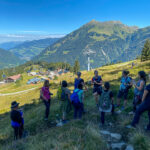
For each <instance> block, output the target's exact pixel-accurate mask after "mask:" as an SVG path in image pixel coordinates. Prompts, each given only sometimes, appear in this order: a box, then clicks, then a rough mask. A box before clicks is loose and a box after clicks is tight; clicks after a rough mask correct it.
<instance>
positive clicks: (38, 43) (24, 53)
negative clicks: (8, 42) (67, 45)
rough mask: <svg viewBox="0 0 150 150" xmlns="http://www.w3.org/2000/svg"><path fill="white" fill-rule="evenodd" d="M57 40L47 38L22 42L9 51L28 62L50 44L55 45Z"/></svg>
mask: <svg viewBox="0 0 150 150" xmlns="http://www.w3.org/2000/svg"><path fill="white" fill-rule="evenodd" d="M58 39H59V38H47V39H40V40H34V41H27V42H23V43H21V44H20V45H17V46H16V47H14V48H11V49H9V51H10V52H12V53H14V54H15V55H16V56H18V57H19V58H20V59H23V60H25V61H29V60H31V59H32V57H35V56H36V55H38V54H39V53H40V52H41V51H42V50H44V49H45V48H46V47H48V46H50V45H51V44H53V43H55V42H56V41H57V40H58Z"/></svg>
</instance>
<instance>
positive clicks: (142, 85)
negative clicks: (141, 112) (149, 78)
mask: <svg viewBox="0 0 150 150" xmlns="http://www.w3.org/2000/svg"><path fill="white" fill-rule="evenodd" d="M135 87H136V88H137V89H138V90H139V91H141V90H142V89H143V88H144V81H142V82H141V83H140V86H139V87H138V86H137V85H135Z"/></svg>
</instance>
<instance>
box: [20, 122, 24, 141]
mask: <svg viewBox="0 0 150 150" xmlns="http://www.w3.org/2000/svg"><path fill="white" fill-rule="evenodd" d="M23 130H24V126H23V124H22V125H21V126H20V127H19V138H22V136H23Z"/></svg>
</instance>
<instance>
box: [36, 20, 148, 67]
mask: <svg viewBox="0 0 150 150" xmlns="http://www.w3.org/2000/svg"><path fill="white" fill-rule="evenodd" d="M147 38H150V27H147V28H143V29H138V28H137V27H129V26H126V25H124V24H122V23H121V22H119V21H108V22H97V21H95V20H92V21H91V22H89V23H87V24H85V25H83V26H82V27H81V28H79V29H78V30H76V31H74V32H72V33H70V34H68V35H67V36H65V37H64V38H62V39H60V40H59V41H57V42H56V43H55V44H53V45H51V46H49V47H48V48H46V49H45V50H44V51H42V52H41V53H40V55H39V56H37V57H36V58H35V60H47V61H49V62H57V61H64V62H69V63H71V64H73V63H74V60H75V59H79V61H80V64H81V69H85V68H86V67H87V56H86V55H84V52H85V51H86V50H87V49H88V48H89V49H91V50H93V51H94V52H96V54H92V55H91V59H92V60H91V62H92V67H93V68H95V67H99V66H101V65H104V64H106V63H110V62H117V61H128V60H132V59H135V58H136V57H137V56H138V55H139V54H140V52H141V50H142V46H143V44H144V42H145V40H146V39H147Z"/></svg>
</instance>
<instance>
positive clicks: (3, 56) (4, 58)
mask: <svg viewBox="0 0 150 150" xmlns="http://www.w3.org/2000/svg"><path fill="white" fill-rule="evenodd" d="M21 63H23V61H21V60H20V59H19V58H18V57H16V56H15V55H14V54H13V53H11V52H8V51H6V50H4V49H1V48H0V69H2V68H10V67H14V66H16V65H19V64H21Z"/></svg>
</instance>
